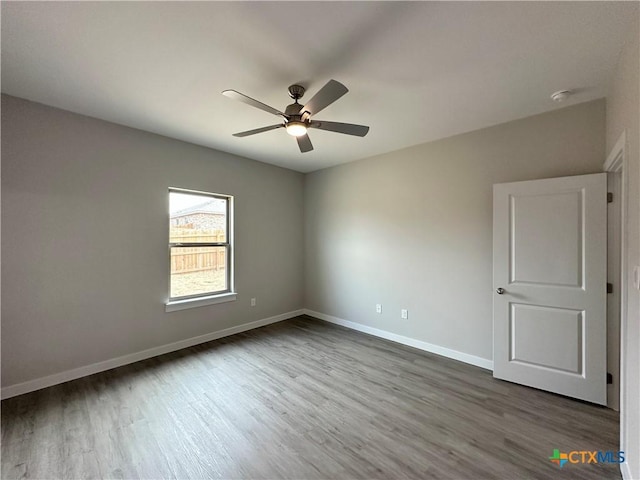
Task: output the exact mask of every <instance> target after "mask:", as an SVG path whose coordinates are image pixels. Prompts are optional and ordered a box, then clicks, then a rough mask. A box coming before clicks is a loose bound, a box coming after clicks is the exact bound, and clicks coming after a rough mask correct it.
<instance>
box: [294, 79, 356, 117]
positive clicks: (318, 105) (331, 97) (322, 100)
mask: <svg viewBox="0 0 640 480" xmlns="http://www.w3.org/2000/svg"><path fill="white" fill-rule="evenodd" d="M348 91H349V90H348V89H347V87H345V86H344V85H342V84H341V83H340V82H336V81H335V80H329V81H328V82H327V84H326V85H325V86H324V87H322V88H321V89H320V91H319V92H318V93H316V94H315V95H314V96H313V97H312V98H311V100H309V102H307V104H306V105H305V106H304V107H302V110H300V112H309V113H310V114H311V115H315V114H316V113H318V112H319V111H321V110H323V109H325V108H326V107H328V106H329V105H331V104H332V103H333V102H335V101H336V100H338V99H339V98H340V97H341V96H343V95H344V94H345V93H347V92H348Z"/></svg>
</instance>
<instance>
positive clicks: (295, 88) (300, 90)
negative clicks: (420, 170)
mask: <svg viewBox="0 0 640 480" xmlns="http://www.w3.org/2000/svg"><path fill="white" fill-rule="evenodd" d="M304 92H305V89H304V87H303V86H302V85H291V86H290V87H289V96H290V97H291V98H293V99H294V100H296V101H298V99H299V98H302V96H303V95H304Z"/></svg>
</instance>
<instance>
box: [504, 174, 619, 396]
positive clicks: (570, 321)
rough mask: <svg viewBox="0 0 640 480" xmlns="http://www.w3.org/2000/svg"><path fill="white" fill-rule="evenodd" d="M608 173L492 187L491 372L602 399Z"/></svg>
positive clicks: (542, 386) (557, 389)
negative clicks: (492, 299)
mask: <svg viewBox="0 0 640 480" xmlns="http://www.w3.org/2000/svg"><path fill="white" fill-rule="evenodd" d="M606 282H607V176H606V174H605V173H598V174H594V175H580V176H575V177H562V178H551V179H547V180H533V181H528V182H516V183H503V184H499V185H494V187H493V288H494V294H493V298H494V301H493V317H494V318H493V368H494V370H493V376H494V377H496V378H500V379H503V380H508V381H511V382H515V383H520V384H523V385H528V386H531V387H535V388H540V389H542V390H548V391H551V392H555V393H559V394H562V395H567V396H570V397H574V398H579V399H582V400H587V401H589V402H593V403H599V404H601V405H606V403H607V380H606V377H607V374H606V366H607V352H606V346H607V322H606V314H607V310H606V308H607V303H606V296H607V294H606Z"/></svg>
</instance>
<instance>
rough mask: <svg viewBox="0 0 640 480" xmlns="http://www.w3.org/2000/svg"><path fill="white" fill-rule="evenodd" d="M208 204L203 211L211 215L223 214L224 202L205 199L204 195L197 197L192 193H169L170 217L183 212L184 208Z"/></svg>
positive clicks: (209, 198) (211, 198)
mask: <svg viewBox="0 0 640 480" xmlns="http://www.w3.org/2000/svg"><path fill="white" fill-rule="evenodd" d="M206 203H210V205H208V206H207V208H206V209H204V211H208V212H211V213H223V212H224V207H225V203H226V202H225V201H224V200H222V199H217V198H213V197H207V196H205V195H198V194H193V193H179V192H171V195H169V213H170V214H171V215H173V214H175V213H176V212H179V211H180V210H184V209H185V208H190V207H196V206H198V205H203V204H206Z"/></svg>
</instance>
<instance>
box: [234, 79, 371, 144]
mask: <svg viewBox="0 0 640 480" xmlns="http://www.w3.org/2000/svg"><path fill="white" fill-rule="evenodd" d="M348 91H349V90H348V89H347V87H345V86H344V85H342V84H341V83H340V82H337V81H335V80H329V81H328V82H327V84H326V85H325V86H324V87H322V88H321V89H320V90H319V91H318V93H316V94H315V95H314V96H313V97H312V98H311V100H309V101H308V102H307V103H306V104H305V105H300V104H299V103H298V100H299V99H300V98H302V96H303V95H304V92H305V89H304V87H302V86H300V85H291V86H290V87H289V96H290V97H291V98H293V100H294V102H293V103H292V104H291V105H288V106H287V108H286V109H285V111H284V113H282V112H280V111H279V110H276V109H275V108H273V107H270V106H269V105H265V104H264V103H262V102H259V101H257V100H254V99H253V98H251V97H247V96H246V95H244V94H242V93H240V92H236V91H235V90H225V91H224V92H222V94H223V95H224V96H226V97H229V98H232V99H234V100H239V101H241V102H243V103H246V104H247V105H251V106H252V107H256V108H259V109H260V110H264V111H265V112H268V113H272V114H273V115H278V116H280V117H282V118H284V122H282V123H278V124H276V125H269V126H268V127H262V128H256V129H255V130H247V131H246V132H240V133H234V134H233V136H234V137H248V136H249V135H255V134H256V133H262V132H268V131H269V130H275V129H276V128H285V129H286V130H287V133H288V134H289V135H293V136H294V137H296V140H297V141H298V147H300V151H301V152H302V153H305V152H310V151H311V150H313V145H312V144H311V140H310V139H309V135H307V129H309V128H318V129H320V130H328V131H330V132H337V133H345V134H347V135H355V136H356V137H364V136H365V135H366V134H367V132H368V131H369V127H365V126H364V125H354V124H353V123H339V122H325V121H324V120H311V116H312V115H315V114H316V113H318V112H320V111H321V110H323V109H325V108H326V107H328V106H329V105H331V104H332V103H333V102H335V101H336V100H338V99H339V98H340V97H342V96H343V95H344V94H345V93H347V92H348Z"/></svg>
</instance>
